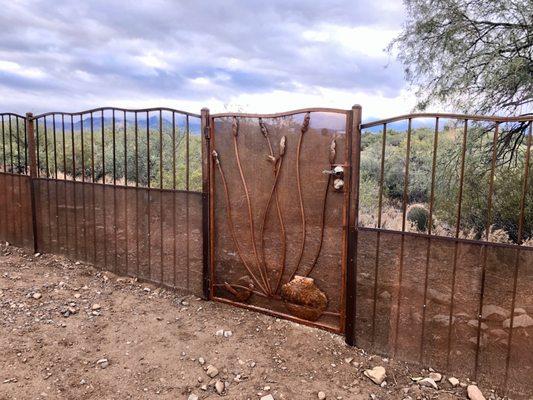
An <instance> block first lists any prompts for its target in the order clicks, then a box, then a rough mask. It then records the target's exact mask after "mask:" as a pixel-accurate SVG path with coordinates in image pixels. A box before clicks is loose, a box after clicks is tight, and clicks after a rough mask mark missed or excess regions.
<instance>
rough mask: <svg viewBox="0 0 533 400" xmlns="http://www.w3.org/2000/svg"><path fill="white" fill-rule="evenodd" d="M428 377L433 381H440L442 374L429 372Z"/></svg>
mask: <svg viewBox="0 0 533 400" xmlns="http://www.w3.org/2000/svg"><path fill="white" fill-rule="evenodd" d="M429 377H430V378H431V379H433V380H434V381H435V382H440V381H441V380H442V374H439V373H438V372H431V373H430V374H429Z"/></svg>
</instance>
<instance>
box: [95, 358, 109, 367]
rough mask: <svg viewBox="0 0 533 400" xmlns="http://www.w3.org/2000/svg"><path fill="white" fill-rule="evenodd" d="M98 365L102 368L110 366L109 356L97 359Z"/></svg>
mask: <svg viewBox="0 0 533 400" xmlns="http://www.w3.org/2000/svg"><path fill="white" fill-rule="evenodd" d="M96 365H98V366H99V367H100V368H102V369H106V368H107V367H109V360H108V359H107V358H101V359H99V360H98V361H96Z"/></svg>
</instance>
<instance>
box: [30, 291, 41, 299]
mask: <svg viewBox="0 0 533 400" xmlns="http://www.w3.org/2000/svg"><path fill="white" fill-rule="evenodd" d="M32 297H33V298H34V299H35V300H39V299H40V298H41V297H43V295H42V294H41V293H39V292H35V293H34V294H33V295H32Z"/></svg>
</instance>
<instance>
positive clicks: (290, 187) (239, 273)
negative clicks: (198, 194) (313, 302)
mask: <svg viewBox="0 0 533 400" xmlns="http://www.w3.org/2000/svg"><path fill="white" fill-rule="evenodd" d="M347 113H348V112H347V111H343V112H341V113H337V112H324V111H322V110H317V112H314V110H307V111H304V112H300V113H294V114H291V113H287V114H279V116H278V115H276V116H272V115H268V116H256V115H226V114H224V115H220V116H215V118H214V119H213V121H214V128H213V130H212V136H211V138H210V141H211V150H212V151H213V152H212V163H213V167H212V168H213V172H212V173H213V175H214V176H213V177H212V179H211V182H212V186H213V187H212V189H211V196H214V198H213V199H212V218H214V220H213V221H212V224H211V226H212V228H214V229H213V231H212V232H211V238H212V240H213V241H214V243H213V244H214V247H213V248H212V251H213V252H214V259H213V260H212V261H211V263H212V264H211V265H212V274H213V275H212V276H213V278H212V279H213V282H212V290H213V293H214V296H215V297H216V298H222V299H225V300H224V301H229V302H234V303H239V304H240V305H245V306H250V307H252V308H254V309H261V310H269V312H270V313H274V314H275V315H281V316H291V317H293V318H294V317H295V318H299V320H305V318H303V317H302V315H307V316H308V320H307V323H310V324H314V325H317V326H322V327H325V328H327V329H330V330H333V331H339V332H340V331H341V330H342V327H343V323H344V321H343V320H342V315H343V313H344V293H343V292H344V285H343V283H344V282H343V277H344V271H343V268H344V265H345V260H346V257H347V254H346V248H345V247H343V238H344V236H345V234H346V231H347V230H345V226H346V225H347V217H346V214H345V213H346V212H348V204H346V197H345V195H344V191H343V190H338V191H336V190H335V189H334V187H333V182H334V180H335V178H336V177H333V176H332V175H331V174H325V173H323V171H331V170H332V169H333V168H334V167H335V166H339V167H342V166H346V167H347V165H346V162H347V157H346V151H347V147H346V115H347ZM333 142H334V144H333ZM332 149H333V150H332ZM332 153H333V154H332ZM347 186H348V187H349V185H347ZM296 275H298V276H304V277H306V276H308V277H310V278H313V279H314V285H316V287H318V290H317V289H316V287H314V286H313V284H311V283H309V281H305V282H306V283H305V285H308V286H306V287H307V288H308V289H306V290H310V291H312V293H314V295H315V296H317V297H319V298H322V297H321V296H323V295H325V298H326V299H327V306H325V310H320V311H317V310H315V309H311V308H312V307H309V309H305V310H302V309H301V308H298V307H294V303H292V302H293V300H289V299H288V297H285V298H283V297H282V296H283V295H284V294H285V295H286V293H287V292H283V291H282V288H286V289H283V290H289V288H290V286H284V285H285V284H286V283H288V282H289V281H291V280H292V279H293V278H294V277H295V276H296ZM250 283H251V284H252V285H253V287H252V289H251V290H250V286H249V284H250ZM320 293H322V294H320ZM320 301H323V300H320ZM285 303H287V305H285ZM318 308H319V307H318ZM322 311H325V312H322ZM306 313H307V314H306Z"/></svg>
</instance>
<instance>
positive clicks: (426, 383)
mask: <svg viewBox="0 0 533 400" xmlns="http://www.w3.org/2000/svg"><path fill="white" fill-rule="evenodd" d="M418 384H419V385H420V386H426V387H432V388H433V389H438V388H439V387H438V386H437V384H436V383H435V381H434V380H433V379H431V378H424V379H421V380H419V381H418Z"/></svg>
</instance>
